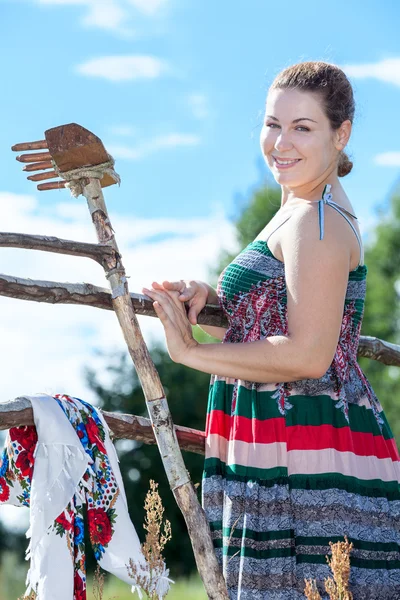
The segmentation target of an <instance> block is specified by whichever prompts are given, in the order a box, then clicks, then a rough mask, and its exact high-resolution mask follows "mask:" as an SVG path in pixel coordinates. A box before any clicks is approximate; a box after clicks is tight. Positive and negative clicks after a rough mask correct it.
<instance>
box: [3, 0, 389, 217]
mask: <svg viewBox="0 0 400 600" xmlns="http://www.w3.org/2000/svg"><path fill="white" fill-rule="evenodd" d="M285 6H286V7H287V9H286V10H285V11H284V15H283V14H282V11H281V10H278V9H277V7H278V5H277V4H276V3H273V2H270V1H267V0H263V1H262V0H248V1H247V2H243V1H239V0H233V1H232V0H230V1H228V0H218V1H216V0H201V2H200V1H196V2H195V1H193V0H192V1H190V0H186V1H184V0H114V1H111V0H110V1H103V2H101V1H99V0H24V1H22V0H9V1H4V0H3V2H1V0H0V11H1V19H0V34H1V35H0V45H1V55H2V74H3V86H2V88H3V92H2V94H1V98H0V106H1V109H2V113H1V114H2V115H3V123H2V134H1V140H2V144H1V148H0V160H1V164H2V165H3V168H4V167H5V168H6V171H5V172H6V173H7V188H8V189H9V190H12V191H13V192H16V193H32V192H33V191H34V188H33V185H32V184H30V183H29V182H26V181H25V179H24V177H23V176H22V174H21V173H20V167H19V165H18V164H17V163H15V162H14V161H13V156H12V155H11V153H10V152H9V146H10V145H11V144H12V143H15V142H16V141H19V140H25V139H27V140H30V139H36V138H37V137H39V138H40V137H41V135H42V133H43V131H44V130H45V129H47V128H49V127H51V126H55V125H59V124H62V123H67V122H71V121H76V122H78V123H80V124H82V125H84V126H86V127H87V128H88V129H90V130H92V131H94V132H95V133H97V134H98V135H99V136H100V137H101V138H102V139H103V140H104V142H105V144H106V146H107V148H108V149H110V151H114V155H115V157H116V158H117V168H118V171H119V172H120V174H121V176H122V186H121V188H120V189H117V188H114V189H112V190H110V191H109V192H108V193H107V197H108V198H109V199H110V203H111V204H112V205H113V206H117V207H118V208H117V210H118V211H119V212H121V213H125V214H135V215H137V216H140V217H153V216H162V217H166V216H173V217H181V216H186V217H189V216H190V217H196V216H201V217H205V216H207V215H209V214H210V211H212V210H213V207H215V205H222V206H223V207H224V209H226V210H227V211H230V210H231V209H232V206H233V198H234V196H235V194H237V193H244V192H246V190H248V189H249V187H251V186H252V185H253V184H255V183H257V181H259V180H260V177H261V176H262V174H263V173H266V172H267V167H266V166H264V165H263V164H262V163H261V160H260V152H259V146H258V136H259V130H260V125H261V120H262V110H263V104H264V101H265V96H266V91H267V88H268V85H269V83H270V82H271V81H272V79H273V77H274V76H275V74H276V73H277V72H278V71H279V70H280V69H282V68H284V67H285V66H287V65H289V64H293V63H295V62H298V61H300V60H316V59H322V60H328V61H331V62H335V63H337V64H338V65H339V66H342V68H345V71H346V72H347V73H348V75H349V76H350V77H351V80H352V82H353V84H354V88H355V94H356V102H357V114H356V121H355V124H354V127H353V133H352V138H351V141H350V144H349V146H348V149H349V150H350V151H351V152H352V153H353V156H354V159H355V167H354V169H353V173H352V174H351V175H350V176H348V177H347V178H346V181H345V186H346V190H347V191H348V194H349V196H350V198H351V200H352V201H353V203H354V205H355V207H357V209H358V210H359V213H361V214H360V218H363V217H366V216H368V213H369V211H370V210H371V208H372V206H373V205H374V204H376V203H377V202H379V201H380V200H381V199H382V198H384V197H385V195H386V194H387V193H388V191H389V190H390V189H391V187H392V184H393V182H394V181H395V180H396V177H397V172H398V166H399V164H400V143H399V142H398V140H399V139H400V135H399V134H400V121H399V119H397V118H396V107H397V106H398V102H399V97H400V48H399V42H398V23H399V17H400V14H399V13H400V6H399V4H398V3H396V2H395V1H394V0H392V1H389V0H384V1H383V2H381V3H379V4H378V3H377V2H376V1H373V2H372V1H369V2H365V1H362V0H353V1H352V2H348V1H343V0H340V1H338V2H335V5H334V9H333V6H332V8H331V9H330V8H329V5H328V3H322V2H318V1H310V0H308V1H307V0H306V1H305V2H301V3H299V2H294V1H290V0H289V2H286V3H285ZM388 152H391V153H397V154H396V155H395V156H392V157H391V158H390V157H389V156H387V157H386V159H385V158H384V157H382V156H381V155H384V154H385V153H388ZM380 156H381V159H380V160H381V162H382V161H383V162H384V164H379V162H377V161H379V157H380ZM390 161H392V162H395V165H391V166H389V165H388V162H390ZM4 183H5V182H4V179H3V185H4ZM54 194H55V193H54V192H53V193H48V194H42V195H41V196H40V202H41V203H43V205H46V203H50V204H51V203H53V202H54ZM56 194H57V192H56Z"/></svg>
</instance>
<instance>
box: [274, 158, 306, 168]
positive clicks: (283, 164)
mask: <svg viewBox="0 0 400 600" xmlns="http://www.w3.org/2000/svg"><path fill="white" fill-rule="evenodd" d="M272 158H273V159H274V163H275V165H276V167H277V168H278V169H290V167H293V166H294V165H297V163H298V162H300V161H301V158H286V159H279V158H276V156H272Z"/></svg>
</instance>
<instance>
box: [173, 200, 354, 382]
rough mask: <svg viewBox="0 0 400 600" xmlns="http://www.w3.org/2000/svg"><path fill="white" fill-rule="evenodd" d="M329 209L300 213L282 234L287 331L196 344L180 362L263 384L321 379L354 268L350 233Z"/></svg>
mask: <svg viewBox="0 0 400 600" xmlns="http://www.w3.org/2000/svg"><path fill="white" fill-rule="evenodd" d="M349 232H350V229H349V228H346V226H343V219H342V218H341V217H340V215H336V212H335V211H329V212H328V211H326V214H325V237H324V239H322V240H320V239H319V237H318V211H317V210H316V207H315V206H308V207H307V208H304V209H302V210H299V211H296V214H295V215H293V216H292V217H291V219H289V221H288V224H287V227H285V231H284V232H282V234H281V249H282V254H283V257H284V262H285V278H286V286H287V318H288V334H287V335H280V336H270V337H267V338H266V339H264V340H258V341H254V342H248V343H241V344H239V343H238V344H198V345H192V346H191V347H190V348H189V349H188V351H187V352H185V353H184V354H183V355H182V357H180V361H179V362H182V363H183V364H185V365H187V366H189V367H191V368H193V369H197V370H199V371H204V372H205V373H210V374H216V375H221V376H225V377H233V378H237V379H244V380H248V381H257V382H260V383H262V382H264V383H271V382H278V381H279V382H284V381H296V380H298V379H306V378H318V377H322V375H323V374H324V373H325V372H326V370H327V369H328V367H329V365H330V364H331V362H332V360H333V357H334V355H335V351H336V347H337V343H338V339H339V334H340V328H341V322H342V318H343V308H344V300H345V295H346V288H347V282H348V273H349V269H350V255H351V253H350V248H351V241H350V236H351V232H350V233H349Z"/></svg>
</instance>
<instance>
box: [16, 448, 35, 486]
mask: <svg viewBox="0 0 400 600" xmlns="http://www.w3.org/2000/svg"><path fill="white" fill-rule="evenodd" d="M34 449H35V448H34V446H32V448H31V449H30V450H21V452H20V453H19V454H18V457H17V460H16V461H15V466H16V467H17V469H18V470H19V472H20V474H21V475H22V477H29V479H32V473H33V463H34V461H35V459H34V458H33V451H34Z"/></svg>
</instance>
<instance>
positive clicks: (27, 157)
mask: <svg viewBox="0 0 400 600" xmlns="http://www.w3.org/2000/svg"><path fill="white" fill-rule="evenodd" d="M16 159H17V160H18V161H19V162H23V163H32V162H36V161H42V160H46V161H47V160H50V159H51V154H50V152H35V153H34V154H20V155H19V156H17V157H16Z"/></svg>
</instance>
